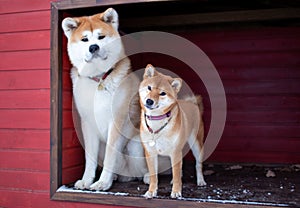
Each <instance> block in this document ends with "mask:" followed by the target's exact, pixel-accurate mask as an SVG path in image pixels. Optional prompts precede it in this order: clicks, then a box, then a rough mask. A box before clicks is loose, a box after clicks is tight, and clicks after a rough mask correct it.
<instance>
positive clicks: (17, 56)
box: [0, 50, 50, 78]
mask: <svg viewBox="0 0 300 208" xmlns="http://www.w3.org/2000/svg"><path fill="white" fill-rule="evenodd" d="M0 55H1V58H2V59H3V60H5V61H2V62H0V71H1V70H24V69H25V70H30V69H50V50H35V51H17V52H1V53H0ZM35 78H37V77H35Z"/></svg>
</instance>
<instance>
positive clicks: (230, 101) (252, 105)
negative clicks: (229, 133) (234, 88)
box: [226, 95, 300, 111]
mask: <svg viewBox="0 0 300 208" xmlns="http://www.w3.org/2000/svg"><path fill="white" fill-rule="evenodd" d="M226 102H227V109H228V110H240V111H262V110H278V111H288V110H289V111H294V110H299V109H300V96H297V95H295V96H293V95H281V96H280V95H261V96H260V95H253V96H246V95H227V97H226Z"/></svg>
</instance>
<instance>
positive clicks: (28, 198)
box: [0, 181, 112, 208]
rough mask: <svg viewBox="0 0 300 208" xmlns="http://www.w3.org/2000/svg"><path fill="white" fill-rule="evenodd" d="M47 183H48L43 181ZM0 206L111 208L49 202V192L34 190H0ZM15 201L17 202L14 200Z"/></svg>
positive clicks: (66, 202) (86, 204)
mask: <svg viewBox="0 0 300 208" xmlns="http://www.w3.org/2000/svg"><path fill="white" fill-rule="evenodd" d="M45 183H49V181H45ZM0 195H1V198H0V204H1V206H3V207H47V208H62V207H72V208H82V207H83V206H84V207H85V208H99V207H101V208H112V206H110V205H102V204H101V205H99V204H91V203H85V204H82V203H74V202H73V203H72V202H68V201H63V202H62V201H56V200H50V196H49V192H48V190H47V191H35V190H29V191H27V190H15V189H8V188H5V189H4V188H0ZM16 199H17V200H16Z"/></svg>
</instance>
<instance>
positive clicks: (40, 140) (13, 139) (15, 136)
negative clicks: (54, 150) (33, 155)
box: [0, 129, 50, 150]
mask: <svg viewBox="0 0 300 208" xmlns="http://www.w3.org/2000/svg"><path fill="white" fill-rule="evenodd" d="M0 138H1V139H0V148H1V149H27V150H50V142H49V138H50V130H49V129H47V130H24V129H0Z"/></svg>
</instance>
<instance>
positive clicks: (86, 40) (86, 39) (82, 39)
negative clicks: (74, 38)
mask: <svg viewBox="0 0 300 208" xmlns="http://www.w3.org/2000/svg"><path fill="white" fill-rule="evenodd" d="M81 41H82V42H88V41H89V39H88V38H87V37H83V38H81Z"/></svg>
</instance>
